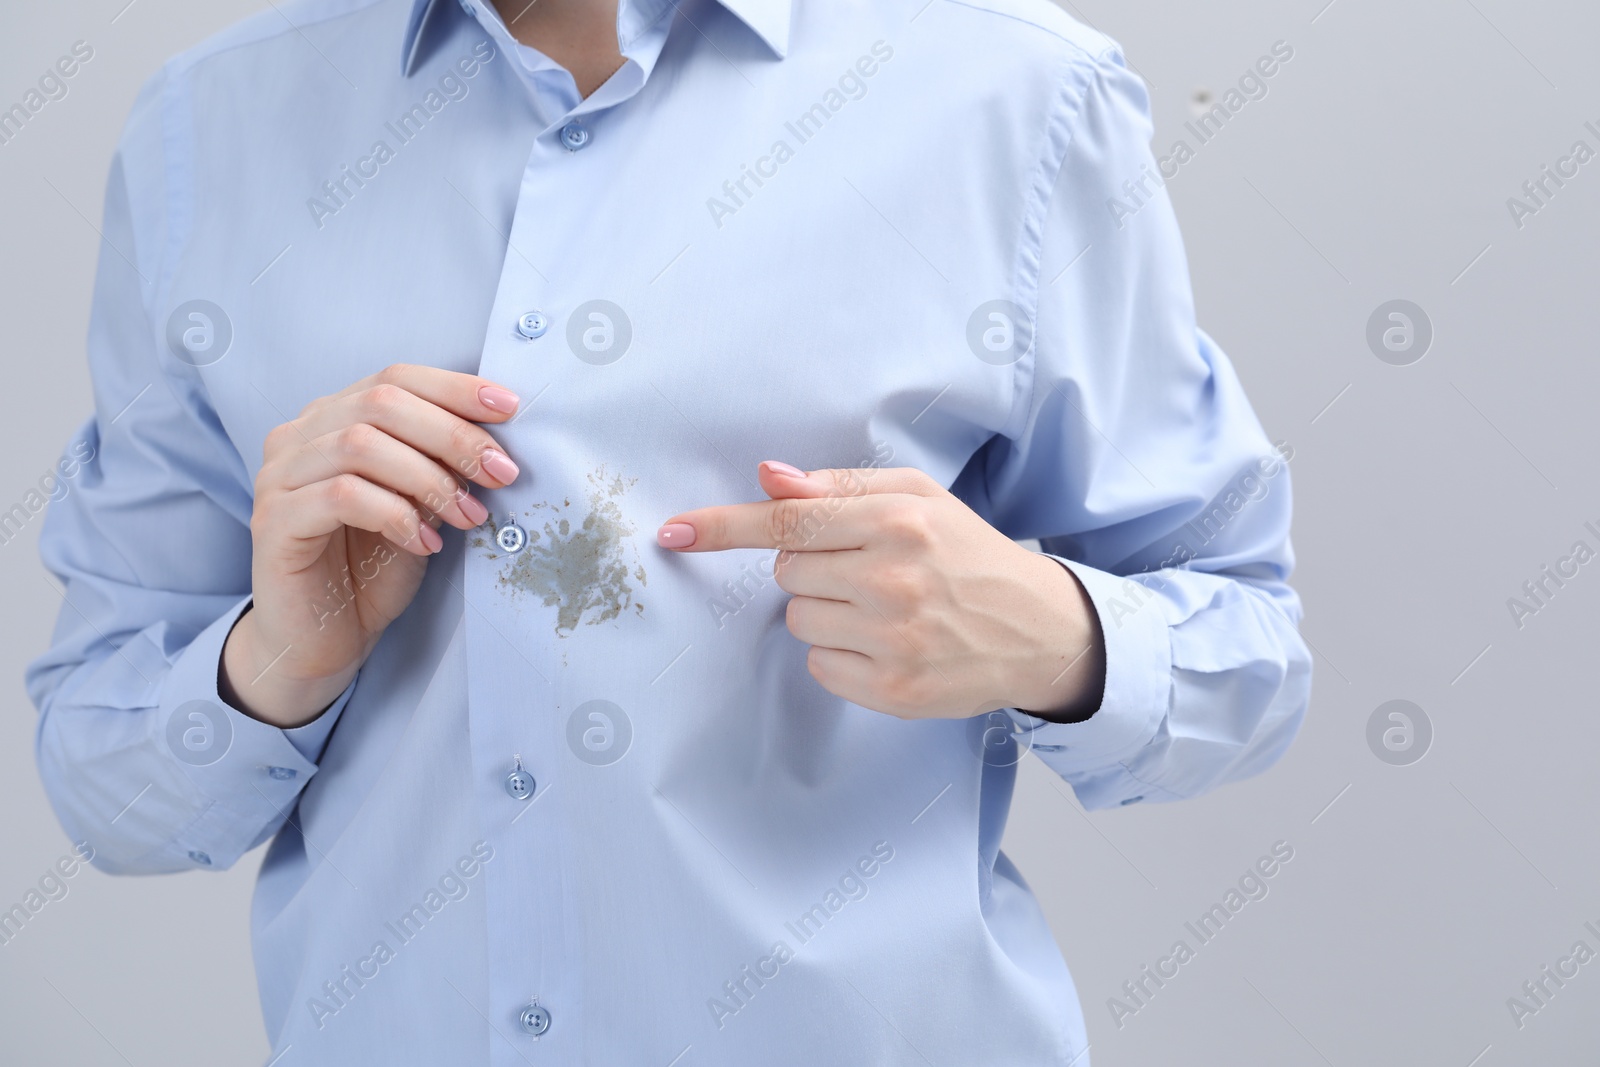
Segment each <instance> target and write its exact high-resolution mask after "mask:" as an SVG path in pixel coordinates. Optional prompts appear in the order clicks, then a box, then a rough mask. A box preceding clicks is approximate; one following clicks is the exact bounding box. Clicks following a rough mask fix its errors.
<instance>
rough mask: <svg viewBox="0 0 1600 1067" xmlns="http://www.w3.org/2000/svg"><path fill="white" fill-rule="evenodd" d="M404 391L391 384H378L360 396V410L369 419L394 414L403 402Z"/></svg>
mask: <svg viewBox="0 0 1600 1067" xmlns="http://www.w3.org/2000/svg"><path fill="white" fill-rule="evenodd" d="M405 396H406V391H405V390H404V389H402V388H400V387H399V386H398V385H395V384H393V383H392V382H379V383H378V384H377V385H374V386H373V387H372V388H371V389H368V390H366V391H365V392H364V393H362V394H361V405H360V406H361V410H362V412H364V413H365V414H366V415H367V416H368V417H369V418H372V419H381V418H384V417H386V416H389V415H393V414H395V413H396V412H397V411H398V410H399V408H400V405H401V404H402V403H404V402H405Z"/></svg>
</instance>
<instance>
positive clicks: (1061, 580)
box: [1008, 552, 1106, 723]
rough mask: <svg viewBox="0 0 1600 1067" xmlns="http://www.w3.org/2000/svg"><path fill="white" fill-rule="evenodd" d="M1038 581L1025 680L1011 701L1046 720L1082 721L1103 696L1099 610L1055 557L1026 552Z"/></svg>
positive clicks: (1023, 673) (1103, 653)
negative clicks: (1036, 619) (1038, 620)
mask: <svg viewBox="0 0 1600 1067" xmlns="http://www.w3.org/2000/svg"><path fill="white" fill-rule="evenodd" d="M1029 555H1030V556H1032V557H1033V563H1032V565H1033V567H1034V568H1035V569H1036V570H1037V571H1038V574H1039V581H1038V582H1037V584H1035V585H1033V586H1032V588H1034V589H1035V590H1037V595H1038V597H1039V608H1038V616H1037V617H1039V618H1042V619H1045V620H1047V621H1046V622H1045V624H1044V625H1042V626H1040V627H1039V628H1038V630H1037V631H1036V632H1037V634H1038V641H1037V642H1035V644H1034V648H1033V652H1032V653H1031V655H1030V657H1029V661H1028V663H1027V665H1026V666H1025V668H1024V670H1022V671H1020V672H1018V675H1017V677H1018V679H1019V681H1022V682H1023V684H1022V685H1021V686H1019V687H1018V691H1017V692H1016V693H1015V694H1014V695H1015V700H1014V701H1013V702H1012V703H1011V704H1009V705H1008V706H1009V707H1014V708H1016V709H1017V710H1019V711H1025V712H1027V713H1028V714H1029V715H1033V716H1036V717H1038V718H1041V719H1045V720H1048V721H1050V722H1060V723H1074V722H1083V721H1084V720H1086V719H1088V718H1090V717H1091V716H1092V715H1094V713H1095V712H1096V711H1097V710H1098V709H1099V707H1100V703H1101V701H1102V699H1103V698H1104V695H1105V680H1106V648H1105V635H1104V634H1103V632H1102V631H1101V629H1100V615H1099V612H1098V611H1096V610H1095V606H1094V602H1093V601H1092V600H1091V599H1090V598H1089V593H1088V591H1087V590H1086V589H1084V587H1083V584H1082V583H1081V582H1079V581H1078V578H1077V576H1076V575H1075V574H1073V573H1072V571H1071V570H1070V569H1068V568H1067V567H1065V566H1063V565H1062V564H1061V563H1060V562H1059V561H1058V560H1055V559H1052V558H1051V557H1049V556H1045V555H1042V554H1040V553H1036V552H1035V553H1029Z"/></svg>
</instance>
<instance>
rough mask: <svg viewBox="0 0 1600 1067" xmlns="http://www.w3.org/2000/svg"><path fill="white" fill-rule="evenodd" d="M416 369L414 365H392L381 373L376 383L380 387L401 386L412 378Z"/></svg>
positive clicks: (376, 378) (375, 379)
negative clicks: (412, 373)
mask: <svg viewBox="0 0 1600 1067" xmlns="http://www.w3.org/2000/svg"><path fill="white" fill-rule="evenodd" d="M415 369H416V365H415V364H413V363H391V364H389V365H388V366H387V367H385V368H383V369H382V370H381V371H379V372H378V373H377V375H376V377H375V378H374V381H376V382H378V383H379V384H380V385H399V384H400V383H401V382H404V381H405V380H406V379H408V378H409V377H410V376H411V372H412V371H413V370H415Z"/></svg>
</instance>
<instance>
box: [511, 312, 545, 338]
mask: <svg viewBox="0 0 1600 1067" xmlns="http://www.w3.org/2000/svg"><path fill="white" fill-rule="evenodd" d="M549 328H550V320H549V319H547V318H545V317H544V312H542V311H530V312H528V313H527V314H526V315H524V316H522V318H520V319H518V320H517V332H518V333H520V334H521V335H522V336H523V337H525V338H527V339H528V340H530V341H532V340H533V339H534V338H536V337H543V336H544V332H545V331H546V330H548V329H549Z"/></svg>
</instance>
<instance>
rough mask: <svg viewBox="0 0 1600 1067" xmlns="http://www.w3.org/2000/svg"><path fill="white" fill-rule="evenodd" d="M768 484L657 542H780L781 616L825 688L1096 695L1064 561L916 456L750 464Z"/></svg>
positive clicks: (896, 700)
mask: <svg viewBox="0 0 1600 1067" xmlns="http://www.w3.org/2000/svg"><path fill="white" fill-rule="evenodd" d="M759 476H760V479H761V487H762V489H764V490H765V491H766V493H767V495H768V496H770V497H772V499H771V500H765V501H761V502H759V503H753V504H729V505H721V506H716V507H706V508H699V509H696V510H694V511H686V512H683V513H681V514H678V515H675V516H673V517H672V518H671V519H669V520H667V522H666V524H664V525H663V526H662V527H661V529H660V531H658V533H657V541H658V542H659V543H660V544H661V545H662V546H663V547H665V548H669V549H672V550H674V551H681V552H721V551H724V550H727V549H730V548H767V549H776V550H777V551H778V553H779V555H778V559H777V563H776V566H775V568H774V571H775V577H776V579H777V582H778V585H779V586H780V587H781V588H783V589H784V590H785V591H787V592H789V593H791V594H793V596H792V597H791V599H790V601H789V607H788V613H787V617H788V625H789V632H790V633H792V634H793V635H794V636H795V637H796V638H798V639H799V640H801V641H804V642H805V643H806V644H808V645H810V646H811V651H810V652H809V654H808V655H807V657H806V666H807V668H808V669H809V670H810V672H811V676H812V677H813V678H815V679H816V680H817V682H818V683H820V684H821V685H822V687H823V688H825V689H827V690H828V691H829V692H831V693H833V694H835V695H836V696H839V697H842V698H844V699H845V700H848V701H850V702H852V703H855V704H859V705H861V706H862V707H866V708H871V709H873V710H875V711H881V712H885V713H887V714H890V715H895V716H899V717H900V718H907V719H928V718H965V717H968V716H973V715H981V714H984V713H986V712H989V711H994V710H996V709H999V708H1018V709H1021V710H1025V711H1029V712H1031V713H1033V714H1035V715H1038V716H1040V717H1042V718H1047V719H1053V720H1056V721H1061V722H1077V721H1081V720H1083V719H1086V718H1088V717H1089V716H1090V715H1092V714H1093V713H1094V711H1095V710H1096V708H1098V707H1099V705H1100V700H1101V694H1102V689H1103V687H1104V683H1105V645H1104V638H1103V636H1102V634H1101V632H1100V621H1099V617H1098V615H1097V614H1096V612H1095V609H1094V605H1093V604H1092V603H1091V602H1090V600H1089V597H1088V594H1087V593H1085V592H1084V590H1083V587H1082V586H1081V585H1080V584H1079V582H1078V580H1077V579H1076V578H1075V577H1073V575H1072V572H1070V571H1069V570H1067V569H1066V568H1065V567H1063V566H1061V564H1059V563H1057V562H1056V561H1055V560H1053V559H1050V558H1049V557H1047V556H1043V555H1040V554H1039V553H1037V552H1030V551H1028V550H1027V549H1025V548H1023V547H1022V546H1021V545H1019V544H1017V543H1016V542H1015V541H1012V540H1011V539H1010V538H1008V537H1006V536H1005V535H1004V534H1002V533H1000V532H999V531H998V530H996V529H995V528H994V527H992V526H990V525H989V524H988V523H987V522H985V521H984V520H983V519H981V518H980V517H979V516H978V515H977V513H975V512H974V511H973V510H972V509H971V508H969V507H967V506H966V505H965V504H963V503H962V502H961V501H960V500H958V499H956V497H955V496H954V495H952V494H951V493H950V492H949V491H948V490H946V489H945V488H944V487H943V486H941V485H939V484H938V483H937V482H935V481H934V480H933V479H932V478H929V477H928V476H927V475H926V474H923V473H922V472H921V471H919V470H916V469H914V468H910V467H898V468H889V469H884V470H875V469H860V470H816V471H810V472H806V471H801V470H798V469H796V468H794V467H791V466H789V465H788V464H786V463H779V462H775V461H772V460H768V461H767V462H764V463H762V464H761V465H760V467H759Z"/></svg>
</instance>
